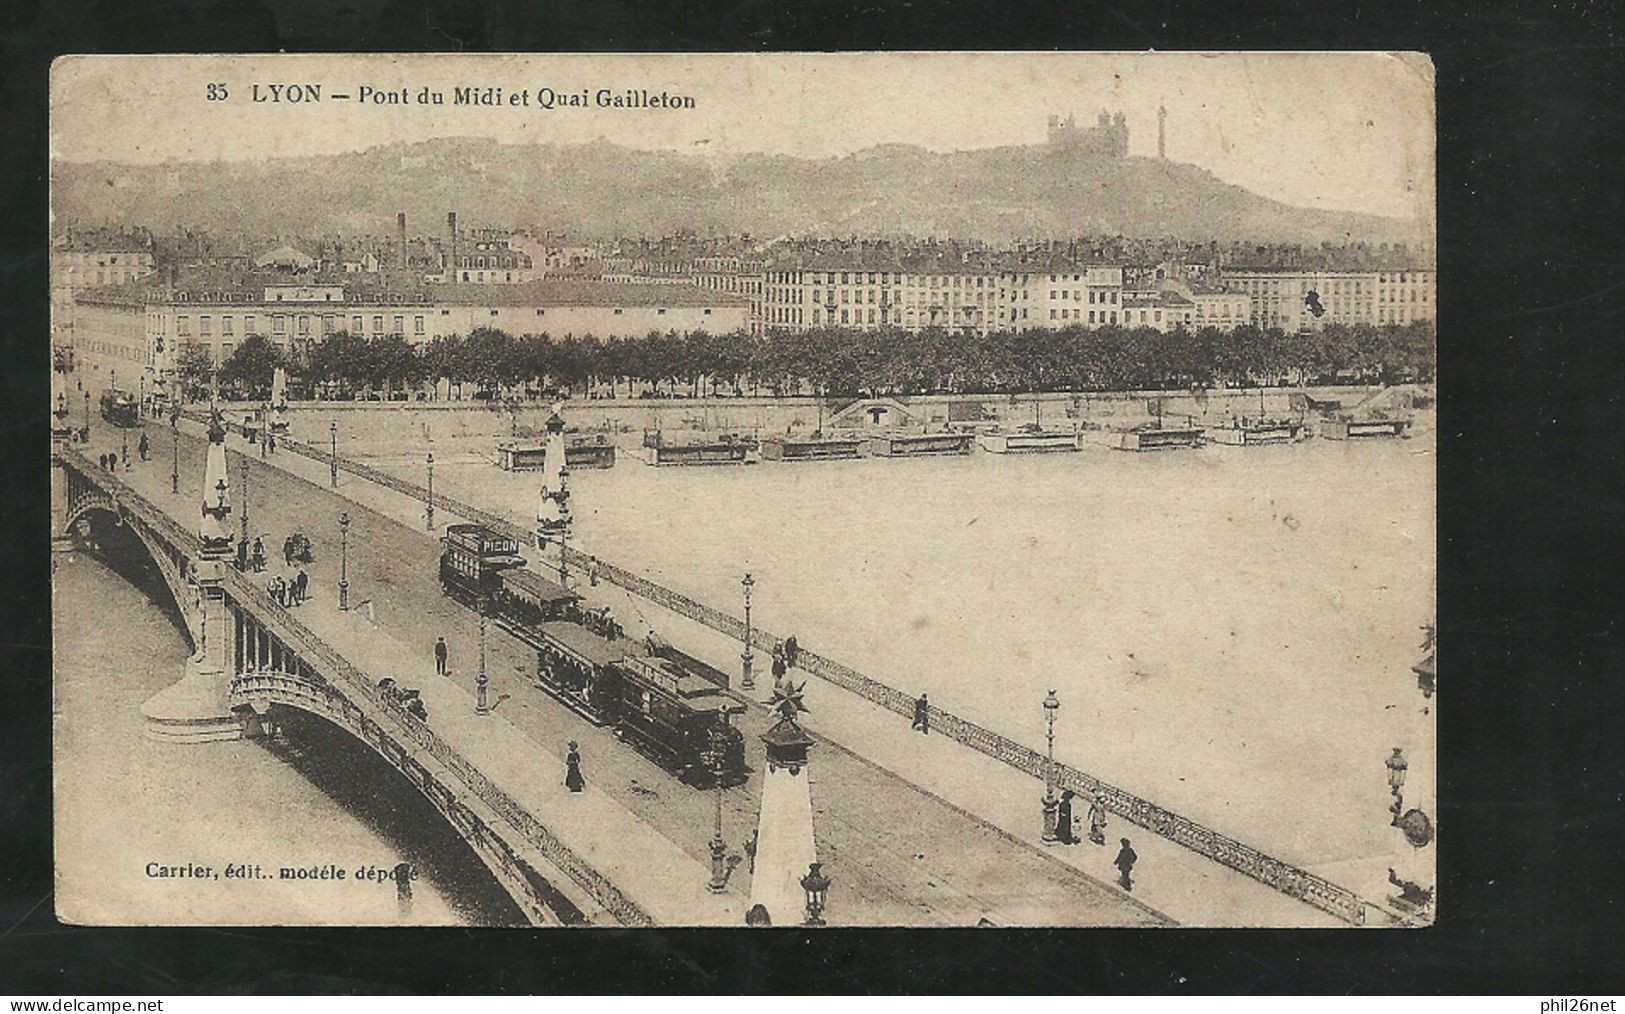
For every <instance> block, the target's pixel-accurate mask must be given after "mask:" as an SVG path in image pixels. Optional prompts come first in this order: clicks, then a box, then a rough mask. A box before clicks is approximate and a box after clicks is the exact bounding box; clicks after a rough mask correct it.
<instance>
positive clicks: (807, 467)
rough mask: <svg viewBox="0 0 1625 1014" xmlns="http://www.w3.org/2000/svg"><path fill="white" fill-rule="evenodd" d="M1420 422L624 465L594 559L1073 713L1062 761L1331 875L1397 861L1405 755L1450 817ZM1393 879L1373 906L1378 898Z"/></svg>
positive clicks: (1426, 450) (951, 681) (970, 701)
mask: <svg viewBox="0 0 1625 1014" xmlns="http://www.w3.org/2000/svg"><path fill="white" fill-rule="evenodd" d="M1419 422H1420V425H1419V426H1418V427H1417V430H1416V431H1415V433H1414V436H1413V437H1412V438H1411V439H1406V440H1373V441H1352V442H1338V441H1330V440H1324V439H1315V440H1311V441H1308V442H1306V443H1303V444H1299V445H1294V446H1285V447H1257V448H1233V447H1221V446H1210V447H1207V448H1203V449H1201V450H1196V451H1169V452H1162V453H1155V454H1132V453H1124V452H1118V451H1111V450H1107V449H1103V448H1088V449H1085V450H1084V451H1081V452H1079V453H1076V454H1066V455H1038V456H1021V455H1014V456H1001V455H991V454H984V453H977V454H973V455H971V456H968V457H959V458H941V459H922V460H886V459H868V460H855V461H837V462H805V463H794V464H784V463H764V464H761V465H757V466H752V467H716V468H653V467H649V466H647V465H645V464H643V463H641V462H639V461H637V460H635V459H634V458H633V457H632V456H631V455H630V454H626V453H623V454H622V456H621V458H620V462H619V464H617V466H616V467H615V468H613V469H610V470H606V471H585V470H584V471H580V472H577V473H575V474H574V475H573V476H572V489H573V497H572V504H573V506H574V508H575V511H576V514H577V518H578V523H577V529H576V530H577V535H578V538H577V540H576V541H577V544H578V545H579V546H580V547H581V548H582V549H584V550H585V551H588V552H596V553H599V554H600V555H602V556H603V557H604V558H606V559H609V560H613V561H614V562H616V563H618V564H620V565H622V566H626V567H629V568H631V569H633V570H635V571H638V572H640V573H644V574H647V575H648V576H649V577H651V578H653V579H654V580H657V581H660V582H661V583H664V584H666V585H668V586H670V587H672V588H675V589H677V590H679V591H682V592H684V593H686V594H688V595H691V596H693V597H694V598H696V599H699V600H700V601H703V602H708V603H712V604H715V605H719V606H723V607H725V608H727V609H728V610H729V611H730V612H733V613H734V614H735V615H739V614H740V611H741V609H742V604H741V588H740V579H741V577H742V575H743V574H744V573H745V572H746V571H747V570H748V571H750V572H751V574H752V575H753V577H754V579H755V582H756V584H755V586H754V588H755V590H754V597H753V616H754V619H755V620H756V622H757V623H758V624H760V625H761V626H762V627H764V628H766V629H769V630H771V631H773V632H774V633H776V634H779V635H781V636H782V635H785V634H792V633H793V634H795V635H797V637H798V639H799V640H800V641H801V643H803V644H805V645H807V646H808V647H810V648H813V649H814V650H816V651H818V652H820V653H821V654H824V655H827V656H829V657H831V658H834V659H836V660H838V661H841V662H844V663H846V664H848V665H851V666H853V667H854V668H857V669H859V670H861V671H864V672H866V673H868V674H869V675H871V676H874V677H876V678H879V679H881V680H883V681H885V682H887V683H890V684H891V685H893V686H895V687H898V688H899V689H902V690H904V691H907V692H909V693H911V694H912V693H917V692H920V691H929V693H930V696H931V700H932V702H933V703H934V704H937V705H939V706H940V707H943V708H945V709H947V710H949V711H951V712H954V713H957V714H959V715H961V716H963V717H966V718H969V719H972V720H974V721H977V722H980V723H982V724H983V725H986V726H988V727H990V728H992V729H994V730H996V731H998V732H1001V733H1004V734H1005V735H1008V736H1010V737H1013V738H1015V739H1017V740H1020V741H1022V742H1024V743H1027V744H1030V745H1032V746H1035V747H1038V748H1042V747H1043V746H1044V719H1043V710H1042V708H1041V706H1040V702H1041V700H1042V699H1043V697H1044V695H1045V692H1046V691H1048V690H1050V689H1054V690H1055V691H1056V692H1057V694H1058V696H1059V698H1060V700H1061V709H1060V712H1059V715H1058V719H1057V722H1056V729H1055V737H1056V746H1055V750H1056V755H1057V756H1058V757H1059V758H1060V759H1062V760H1065V761H1068V762H1071V763H1073V764H1075V765H1077V766H1078V767H1080V768H1082V769H1084V770H1085V771H1088V772H1090V773H1092V774H1095V775H1097V776H1099V777H1101V778H1104V779H1105V780H1107V781H1109V782H1112V783H1115V784H1117V785H1120V786H1122V787H1123V788H1126V789H1129V790H1130V791H1133V792H1136V793H1139V794H1141V795H1143V796H1146V797H1148V798H1150V799H1151V800H1153V801H1155V802H1157V803H1159V804H1161V805H1164V806H1167V807H1170V808H1172V809H1175V810H1177V811H1179V812H1181V813H1184V814H1185V815H1187V816H1189V817H1192V818H1194V819H1196V820H1198V821H1201V822H1203V823H1206V824H1208V825H1210V826H1212V827H1214V828H1216V829H1218V830H1221V831H1224V832H1226V833H1228V834H1231V835H1233V836H1235V837H1237V838H1240V839H1241V840H1243V841H1246V842H1248V843H1249V844H1253V845H1256V846H1259V847H1262V848H1264V849H1265V850H1267V851H1270V852H1272V853H1273V854H1275V855H1278V856H1280V857H1281V858H1284V859H1287V860H1289V861H1292V862H1295V863H1298V864H1300V865H1302V866H1305V867H1307V868H1310V869H1312V870H1316V871H1317V872H1318V871H1324V872H1326V873H1328V874H1332V873H1337V872H1338V871H1339V870H1340V869H1344V868H1345V867H1347V865H1348V864H1350V863H1354V864H1358V862H1359V861H1360V860H1362V859H1363V860H1368V862H1367V863H1366V866H1368V867H1370V866H1372V865H1373V863H1372V862H1370V861H1369V860H1372V859H1373V857H1378V856H1388V855H1391V854H1392V851H1393V846H1394V841H1395V836H1396V832H1395V831H1393V830H1392V828H1390V827H1389V826H1388V819H1387V818H1388V814H1387V811H1386V807H1387V806H1388V804H1389V803H1390V802H1391V797H1390V796H1389V793H1388V788H1387V782H1386V773H1385V769H1384V766H1383V761H1384V759H1385V758H1386V757H1387V756H1388V755H1389V753H1390V752H1391V750H1392V748H1393V747H1395V746H1402V747H1404V748H1405V752H1406V755H1407V757H1408V758H1409V759H1410V760H1411V772H1410V781H1409V783H1408V785H1407V789H1406V793H1405V796H1406V800H1407V805H1410V804H1412V803H1413V802H1414V803H1415V804H1417V805H1424V806H1425V808H1426V809H1428V810H1429V811H1430V812H1431V811H1432V804H1431V799H1432V781H1433V776H1432V768H1433V716H1432V715H1431V712H1430V710H1429V706H1430V705H1431V703H1432V702H1428V701H1424V700H1423V698H1422V696H1421V694H1420V693H1419V692H1418V690H1417V686H1416V678H1415V676H1414V675H1413V674H1412V673H1411V671H1410V667H1411V666H1412V665H1415V664H1416V663H1417V662H1418V661H1419V660H1420V659H1421V655H1422V653H1421V651H1420V650H1419V644H1420V640H1421V631H1420V627H1421V626H1422V625H1423V624H1424V623H1428V622H1431V621H1432V619H1433V616H1434V607H1433V599H1434V568H1435V545H1434V507H1435V494H1434V434H1433V430H1432V425H1431V416H1430V415H1429V414H1424V417H1423V418H1422V419H1421V420H1420V421H1419ZM450 450H452V448H451V447H449V446H445V445H444V444H443V445H442V446H441V448H439V449H438V451H437V454H438V456H442V457H444V458H445V462H444V464H441V465H440V466H439V467H438V468H437V475H438V476H440V477H442V478H441V481H443V482H445V483H446V486H444V487H443V488H446V489H449V490H452V491H455V493H456V495H460V496H464V497H465V498H466V499H469V500H472V501H474V502H476V503H480V504H482V505H486V506H489V507H495V508H499V509H500V510H502V511H503V512H504V513H506V514H508V515H509V516H511V517H513V518H515V519H516V520H522V519H524V518H526V517H527V516H532V515H533V513H534V504H535V499H534V498H535V488H536V481H537V480H536V477H535V476H534V475H523V474H521V475H512V474H508V473H503V472H501V471H499V470H497V469H495V468H493V467H491V465H489V464H488V463H483V462H475V461H473V460H471V459H472V455H461V456H459V455H456V454H455V453H453V454H447V453H445V452H447V451H450ZM413 453H416V454H418V455H419V456H421V451H414V452H413ZM407 460H408V459H407V458H406V457H404V456H403V457H402V458H401V462H400V463H401V464H403V465H404V463H405V462H406V461H407ZM411 460H412V461H414V462H415V461H416V460H420V458H417V459H411ZM459 462H461V463H459ZM379 463H380V464H383V465H385V466H386V467H387V466H389V465H390V464H391V462H390V461H389V460H387V457H381V458H380V461H379ZM396 470H398V471H401V474H403V475H407V476H409V477H412V478H414V479H416V478H418V476H416V475H413V474H412V473H413V471H415V470H416V469H415V468H412V467H410V466H408V467H402V468H398V469H396ZM1406 851H1408V850H1406ZM1430 851H1431V850H1430ZM1382 863H1387V865H1392V863H1389V862H1388V861H1387V860H1386V859H1384V860H1381V862H1380V863H1377V865H1376V868H1377V870H1378V876H1379V877H1381V875H1382V874H1381V870H1382V868H1383V867H1382V865H1381V864H1382ZM1369 874H1370V871H1369V869H1367V870H1365V871H1363V872H1361V873H1360V874H1359V875H1358V876H1355V877H1354V879H1356V880H1360V881H1361V883H1359V884H1351V885H1350V886H1355V887H1356V888H1357V889H1361V890H1368V889H1370V890H1375V889H1377V888H1375V887H1372V886H1371V885H1369V884H1368V883H1367V881H1368V879H1369ZM1378 886H1379V887H1380V886H1381V885H1378Z"/></svg>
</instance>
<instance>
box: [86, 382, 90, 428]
mask: <svg viewBox="0 0 1625 1014" xmlns="http://www.w3.org/2000/svg"><path fill="white" fill-rule="evenodd" d="M85 439H86V440H89V439H90V392H89V391H86V392H85Z"/></svg>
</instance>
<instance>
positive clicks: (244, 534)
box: [237, 454, 248, 546]
mask: <svg viewBox="0 0 1625 1014" xmlns="http://www.w3.org/2000/svg"><path fill="white" fill-rule="evenodd" d="M242 462H243V507H242V510H240V511H239V512H238V513H237V517H238V518H239V519H240V520H241V522H242V529H241V531H242V534H241V536H240V538H241V539H242V543H243V545H245V546H246V545H248V455H246V454H244V455H242Z"/></svg>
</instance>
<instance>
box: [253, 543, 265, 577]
mask: <svg viewBox="0 0 1625 1014" xmlns="http://www.w3.org/2000/svg"><path fill="white" fill-rule="evenodd" d="M264 569H265V540H263V539H261V538H260V537H259V536H258V535H256V536H254V572H255V573H256V574H257V573H259V572H260V571H262V570H264Z"/></svg>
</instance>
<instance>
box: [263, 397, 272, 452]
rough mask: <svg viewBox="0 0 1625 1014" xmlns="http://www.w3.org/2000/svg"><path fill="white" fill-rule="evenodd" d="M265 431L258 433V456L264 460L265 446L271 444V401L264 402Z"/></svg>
mask: <svg viewBox="0 0 1625 1014" xmlns="http://www.w3.org/2000/svg"><path fill="white" fill-rule="evenodd" d="M264 413H265V432H264V433H262V434H261V435H260V458H261V460H264V458H265V455H266V448H267V447H270V446H271V403H270V402H266V403H265V409H264Z"/></svg>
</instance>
